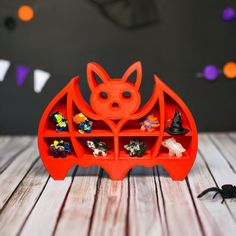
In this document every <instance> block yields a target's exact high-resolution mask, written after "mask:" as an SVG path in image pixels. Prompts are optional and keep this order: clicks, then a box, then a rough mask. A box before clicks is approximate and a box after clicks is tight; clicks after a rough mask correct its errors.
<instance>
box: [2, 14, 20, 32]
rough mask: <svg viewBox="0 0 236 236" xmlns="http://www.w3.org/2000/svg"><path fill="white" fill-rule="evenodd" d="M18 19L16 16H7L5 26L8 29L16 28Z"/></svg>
mask: <svg viewBox="0 0 236 236" xmlns="http://www.w3.org/2000/svg"><path fill="white" fill-rule="evenodd" d="M16 25H17V24H16V20H15V18H14V17H11V16H8V17H6V18H5V20H4V26H5V27H6V28H7V29H8V30H14V29H15V28H16Z"/></svg>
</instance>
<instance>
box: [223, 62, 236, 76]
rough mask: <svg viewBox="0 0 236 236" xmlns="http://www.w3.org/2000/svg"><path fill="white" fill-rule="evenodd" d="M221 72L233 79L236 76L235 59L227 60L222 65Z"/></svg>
mask: <svg viewBox="0 0 236 236" xmlns="http://www.w3.org/2000/svg"><path fill="white" fill-rule="evenodd" d="M223 73H224V75H225V77H226V78H228V79H235V78H236V62H235V61H230V62H227V63H226V64H225V65H224V67H223Z"/></svg>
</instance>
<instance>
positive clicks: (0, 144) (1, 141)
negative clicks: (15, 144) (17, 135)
mask: <svg viewBox="0 0 236 236" xmlns="http://www.w3.org/2000/svg"><path fill="white" fill-rule="evenodd" d="M10 139H11V137H10V136H0V153H1V152H2V149H3V148H4V147H5V145H7V143H8V142H9V141H10Z"/></svg>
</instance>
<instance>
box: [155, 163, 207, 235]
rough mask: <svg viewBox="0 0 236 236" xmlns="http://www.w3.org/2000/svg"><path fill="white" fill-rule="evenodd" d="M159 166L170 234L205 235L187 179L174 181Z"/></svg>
mask: <svg viewBox="0 0 236 236" xmlns="http://www.w3.org/2000/svg"><path fill="white" fill-rule="evenodd" d="M157 168H158V174H159V178H160V182H161V189H162V192H163V197H164V204H165V214H166V220H167V224H168V233H169V234H170V235H203V232H202V230H201V227H200V225H199V220H198V217H197V215H196V211H195V208H194V204H193V201H192V198H191V195H190V193H189V190H188V187H187V184H186V182H185V181H172V180H171V179H170V177H169V176H168V174H167V173H166V171H165V170H164V169H162V168H161V167H157Z"/></svg>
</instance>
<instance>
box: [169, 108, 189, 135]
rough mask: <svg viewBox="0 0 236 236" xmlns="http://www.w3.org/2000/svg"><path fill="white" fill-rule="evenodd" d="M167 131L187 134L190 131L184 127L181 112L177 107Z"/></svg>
mask: <svg viewBox="0 0 236 236" xmlns="http://www.w3.org/2000/svg"><path fill="white" fill-rule="evenodd" d="M166 132H167V133H169V134H172V135H179V134H186V133H188V132H189V130H188V129H185V128H183V127H182V121H181V114H180V112H179V111H178V110H177V109H176V110H175V115H174V117H173V118H172V121H171V125H170V126H169V127H168V128H166Z"/></svg>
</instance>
